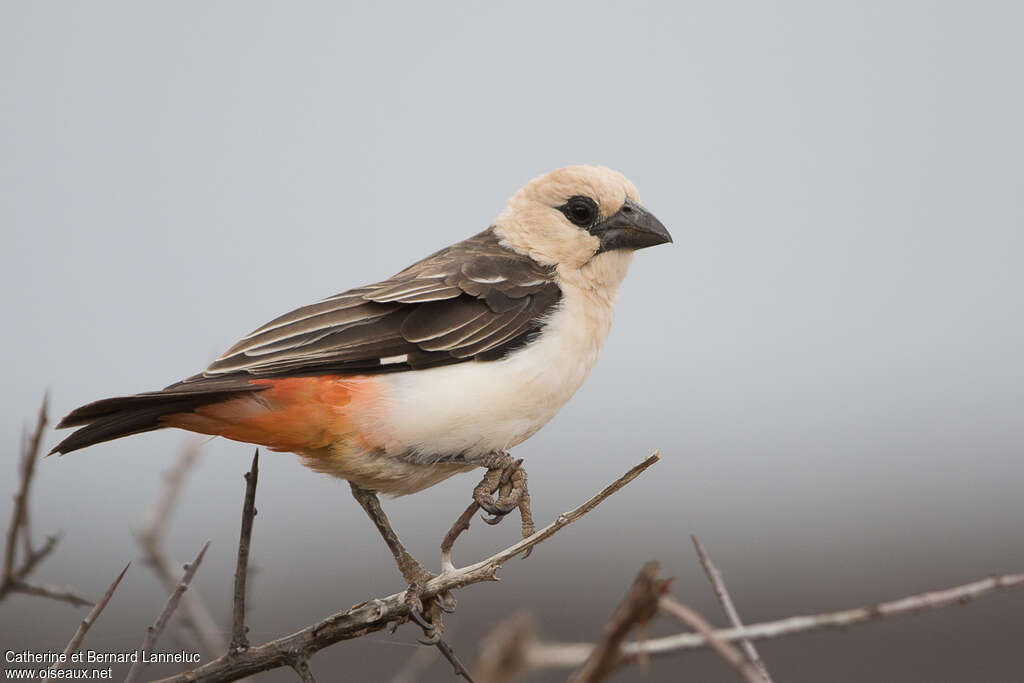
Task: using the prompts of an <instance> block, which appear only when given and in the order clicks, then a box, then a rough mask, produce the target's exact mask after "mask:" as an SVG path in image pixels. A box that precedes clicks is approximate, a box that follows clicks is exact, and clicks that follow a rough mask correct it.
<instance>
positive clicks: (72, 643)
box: [50, 562, 132, 669]
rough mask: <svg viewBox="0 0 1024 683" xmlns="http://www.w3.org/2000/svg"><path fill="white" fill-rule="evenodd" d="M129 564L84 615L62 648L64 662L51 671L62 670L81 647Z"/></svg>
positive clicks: (129, 564)
mask: <svg viewBox="0 0 1024 683" xmlns="http://www.w3.org/2000/svg"><path fill="white" fill-rule="evenodd" d="M131 564H132V563H131V562H129V563H128V564H126V565H125V566H124V569H122V570H121V573H120V574H118V575H117V578H116V579H114V583H112V584H110V588H108V589H107V592H106V593H104V594H103V597H102V598H100V600H99V602H97V603H96V604H95V605H93V608H92V609H91V610H89V613H88V614H87V615H85V618H84V619H82V622H81V623H80V624H79V625H78V630H76V631H75V634H74V635H73V636H71V640H69V641H68V644H67V647H65V648H64V661H62V662H54V663H53V664H52V665H50V668H51V669H63V668H64V667H65V666H66V665H67V664H68V663H69V662H70V661H71V655H73V654H74V653H76V652H78V648H80V647H82V641H83V640H85V634H86V633H88V632H89V629H90V628H92V625H93V624H95V623H96V619H98V618H99V616H100V612H102V611H103V608H105V607H106V606H107V603H108V602H110V598H111V597H112V596H113V595H114V591H115V590H117V585H118V584H119V583H121V579H123V578H124V575H125V573H126V572H127V571H128V567H130V566H131Z"/></svg>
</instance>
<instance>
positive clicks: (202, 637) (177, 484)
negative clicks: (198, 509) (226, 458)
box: [138, 441, 228, 656]
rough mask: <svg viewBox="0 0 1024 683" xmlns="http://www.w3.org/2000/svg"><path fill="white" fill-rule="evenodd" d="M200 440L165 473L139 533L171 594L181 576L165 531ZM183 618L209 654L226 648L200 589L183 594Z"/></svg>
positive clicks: (146, 555) (145, 552) (146, 554)
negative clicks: (170, 554) (170, 555)
mask: <svg viewBox="0 0 1024 683" xmlns="http://www.w3.org/2000/svg"><path fill="white" fill-rule="evenodd" d="M201 443H202V442H199V441H195V442H191V443H189V445H188V446H186V448H185V450H184V451H183V452H182V454H181V456H180V457H179V458H178V460H177V462H176V463H175V464H174V466H173V467H171V469H169V470H167V472H166V473H165V474H164V488H163V491H162V492H161V494H160V497H159V498H158V499H157V502H156V504H155V505H154V506H153V515H152V517H150V519H149V522H147V523H146V526H145V527H144V528H143V530H142V531H141V532H140V533H139V536H138V541H139V545H140V546H141V547H142V554H143V558H144V560H145V562H146V564H147V565H149V566H150V567H151V568H152V569H153V571H154V572H155V573H156V575H157V578H158V579H159V580H160V583H161V584H162V585H163V587H164V590H165V591H167V592H168V593H170V592H171V591H173V590H174V587H175V585H176V584H177V582H178V578H177V572H176V569H175V566H174V563H173V562H171V560H170V559H169V558H168V557H167V554H166V553H165V552H164V550H163V538H164V532H165V530H166V528H167V522H168V519H169V518H170V514H171V511H172V510H173V509H174V507H175V505H176V504H177V502H178V498H179V496H180V493H181V488H182V485H183V484H184V480H185V475H186V474H188V472H189V471H190V470H191V469H192V467H193V466H194V465H195V463H196V462H197V460H198V459H199V454H200V445H201ZM181 619H182V622H183V623H184V626H185V627H186V628H187V629H188V631H190V632H191V633H192V634H194V636H195V639H197V640H198V641H199V645H200V647H202V648H203V649H204V650H206V652H207V654H208V655H210V656H216V655H218V654H220V653H222V652H224V651H225V650H226V649H227V647H228V645H227V642H226V641H225V640H224V638H223V636H222V635H221V632H220V629H219V628H218V626H217V623H216V622H215V621H214V620H213V617H212V616H210V611H209V610H208V609H207V608H206V606H205V604H204V603H203V600H202V598H201V597H200V596H199V593H198V592H197V591H195V590H192V591H189V592H188V593H186V594H185V595H184V596H183V597H182V600H181Z"/></svg>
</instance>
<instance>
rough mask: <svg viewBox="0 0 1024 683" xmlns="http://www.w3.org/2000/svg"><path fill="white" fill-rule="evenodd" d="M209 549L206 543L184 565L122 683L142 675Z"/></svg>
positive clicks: (147, 631) (208, 544) (147, 630)
mask: <svg viewBox="0 0 1024 683" xmlns="http://www.w3.org/2000/svg"><path fill="white" fill-rule="evenodd" d="M209 547H210V542H209V541H207V542H206V543H205V544H204V545H203V549H202V550H200V551H199V554H198V555H196V559H194V560H192V562H191V563H190V564H186V565H185V573H184V574H183V575H182V577H181V581H179V582H178V585H176V586H175V587H174V591H173V592H171V594H170V595H169V596H168V597H167V603H166V604H165V605H164V608H163V611H161V612H160V615H159V616H157V618H156V621H155V622H153V625H152V626H150V627H149V628H148V629H146V638H145V639H144V640H143V641H142V647H141V648H140V649H139V652H140V655H141V656H140V657H139V658H138V659H137V660H136V661H135V663H134V664H132V668H131V669H129V670H128V675H127V676H125V679H124V683H134V682H135V681H137V680H138V679H139V676H141V675H142V670H143V669H144V668H145V667H146V661H145V660H146V659H147V658H148V655H149V653H151V652H152V651H153V647H154V646H155V645H156V641H157V639H158V638H159V637H160V634H161V633H163V630H164V628H165V627H166V626H167V622H168V621H170V620H171V615H173V614H174V610H175V609H176V608H177V607H178V602H179V601H180V600H181V596H182V595H183V594H184V593H185V591H187V590H188V585H189V584H190V583H191V582H192V577H194V576H195V575H196V571H197V570H198V569H199V564H200V563H201V562H202V561H203V556H204V555H206V549H207V548H209Z"/></svg>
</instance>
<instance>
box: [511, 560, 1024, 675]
mask: <svg viewBox="0 0 1024 683" xmlns="http://www.w3.org/2000/svg"><path fill="white" fill-rule="evenodd" d="M1022 586H1024V573H1020V574H1005V575H1003V576H994V577H989V578H987V579H982V580H980V581H974V582H972V583H966V584H963V585H960V586H954V587H952V588H947V589H944V590H939V591H931V592H928V593H919V594H917V595H911V596H909V597H906V598H902V599H900V600H893V601H890V602H883V603H880V604H877V605H874V606H872V607H857V608H855V609H850V610H844V611H842V612H828V613H824V614H814V615H809V616H799V617H790V618H788V619H779V620H777V621H767V622H763V623H759V624H751V625H748V626H744V627H743V628H727V629H719V630H717V631H715V635H716V636H718V637H719V638H720V639H722V640H724V641H728V642H732V641H736V640H743V639H744V638H749V639H750V640H762V639H766V638H778V637H781V636H789V635H793V634H796V633H806V632H808V631H821V630H825V629H833V628H846V627H848V626H853V625H856V624H862V623H865V622H869V621H874V620H878V619H884V618H887V617H895V616H903V615H908V614H917V613H918V612H923V611H925V610H930V609H938V608H940V607H948V606H950V605H965V604H967V603H968V602H970V601H971V600H973V599H975V598H979V597H982V596H984V595H987V594H989V593H993V592H995V591H998V590H1012V589H1015V588H1020V587H1022ZM705 647H708V640H707V638H705V637H704V636H703V635H701V634H699V633H680V634H677V635H672V636H665V637H663V638H652V639H650V640H647V641H645V642H643V643H627V644H626V645H624V646H623V648H622V654H623V656H626V657H630V656H636V655H639V654H647V655H659V656H660V655H671V654H676V653H679V652H686V651H690V650H699V649H702V648H705ZM593 649H594V645H593V644H592V643H552V642H540V643H536V644H535V645H534V646H532V647H531V648H529V650H528V651H527V653H526V657H527V661H528V662H529V664H530V668H531V669H548V668H575V667H578V666H579V665H580V664H582V663H583V661H584V660H585V659H586V658H587V657H588V656H589V655H590V652H591V651H592V650H593Z"/></svg>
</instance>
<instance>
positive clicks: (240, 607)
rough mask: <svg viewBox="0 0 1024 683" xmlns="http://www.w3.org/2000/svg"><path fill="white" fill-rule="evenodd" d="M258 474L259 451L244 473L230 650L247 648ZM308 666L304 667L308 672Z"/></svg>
mask: <svg viewBox="0 0 1024 683" xmlns="http://www.w3.org/2000/svg"><path fill="white" fill-rule="evenodd" d="M259 476H260V451H259V449H256V453H255V454H254V455H253V456H252V467H251V468H250V469H249V471H248V472H246V474H245V500H244V502H243V503H242V531H241V533H240V534H239V538H238V561H237V563H236V565H235V598H234V602H233V606H232V610H231V617H232V621H231V646H230V651H231V652H240V651H242V650H246V649H248V648H249V638H248V637H247V636H246V632H247V631H248V629H247V628H246V626H245V579H246V577H247V576H248V573H249V545H250V543H251V542H252V522H253V519H254V518H255V517H256V482H257V480H258V479H259ZM308 671H309V667H308V666H307V667H306V672H307V673H308Z"/></svg>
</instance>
